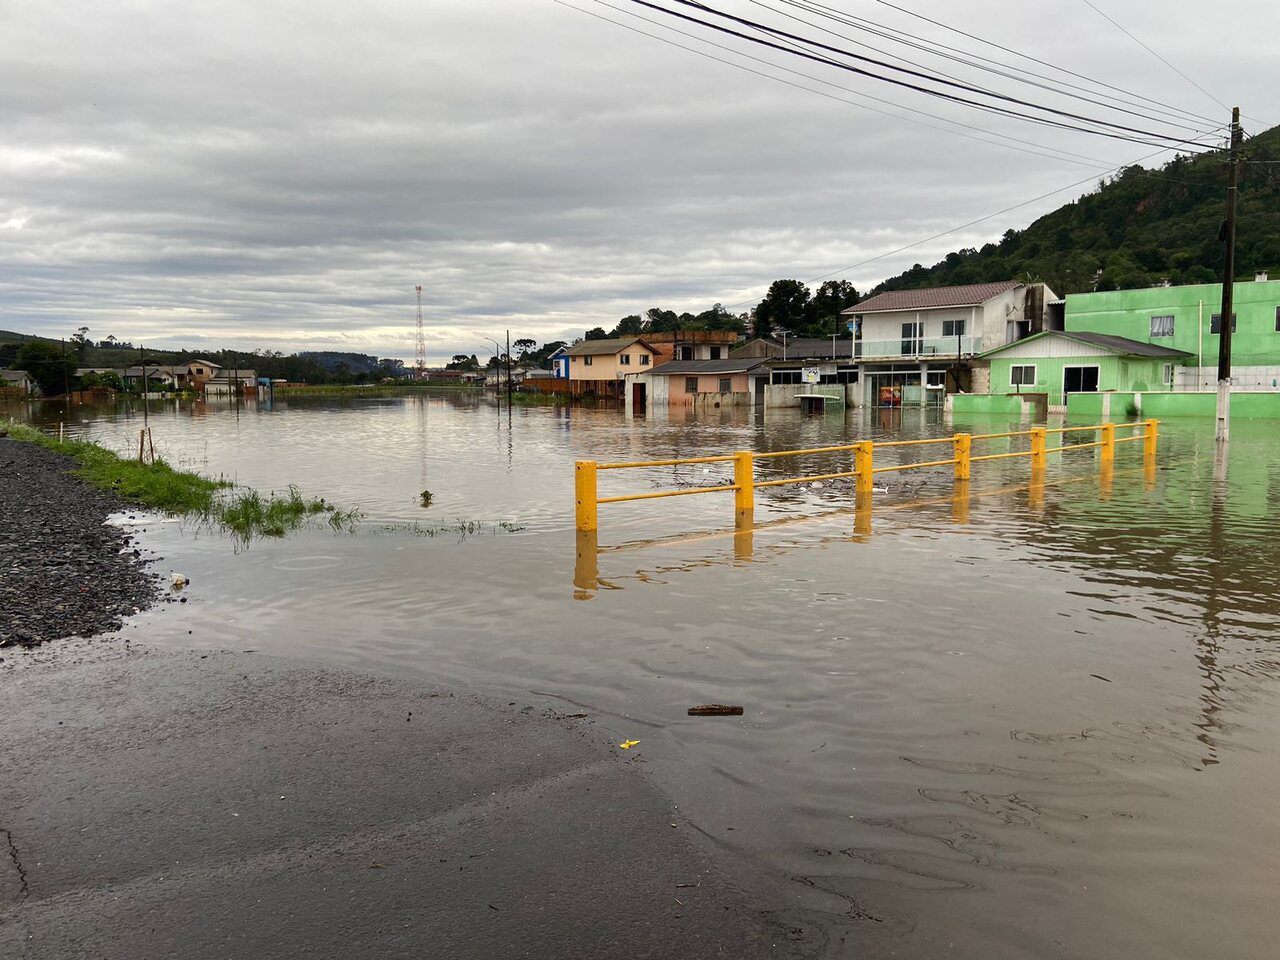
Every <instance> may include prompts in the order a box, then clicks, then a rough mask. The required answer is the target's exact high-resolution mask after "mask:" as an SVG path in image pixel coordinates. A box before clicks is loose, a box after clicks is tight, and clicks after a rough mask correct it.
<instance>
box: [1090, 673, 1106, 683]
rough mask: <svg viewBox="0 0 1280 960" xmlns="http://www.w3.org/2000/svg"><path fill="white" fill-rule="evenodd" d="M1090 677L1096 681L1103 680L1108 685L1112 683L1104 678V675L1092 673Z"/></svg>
mask: <svg viewBox="0 0 1280 960" xmlns="http://www.w3.org/2000/svg"><path fill="white" fill-rule="evenodd" d="M1089 676H1091V677H1093V679H1095V680H1102V681H1104V682H1106V683H1110V682H1111V681H1110V680H1108V679H1107V678H1106V677H1104V676H1103V675H1102V674H1100V673H1091V674H1089Z"/></svg>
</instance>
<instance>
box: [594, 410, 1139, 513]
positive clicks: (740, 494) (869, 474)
mask: <svg viewBox="0 0 1280 960" xmlns="http://www.w3.org/2000/svg"><path fill="white" fill-rule="evenodd" d="M1158 426H1159V421H1156V420H1142V421H1137V422H1135V423H1103V424H1097V425H1095V426H1088V427H1053V428H1045V427H1032V428H1031V429H1030V430H1010V431H1006V432H1004V433H980V434H968V433H957V434H955V435H954V436H950V437H936V438H931V439H927V440H888V441H884V442H880V443H877V442H875V441H872V440H863V441H860V442H858V443H848V444H841V445H839V446H833V447H810V448H809V449H807V450H776V451H772V452H769V453H753V452H752V451H750V450H742V451H739V452H737V453H730V454H723V455H720V456H714V457H686V458H679V459H671V460H638V461H634V462H630V463H597V462H596V461H594V460H579V461H578V462H577V464H576V465H575V473H574V493H575V498H576V503H577V510H576V526H577V529H578V531H579V532H594V531H596V530H597V529H598V527H599V505H600V504H602V503H626V502H629V501H632V500H658V499H662V498H665V497H688V496H694V495H696V494H701V493H727V492H729V491H730V490H732V491H733V495H734V511H735V524H736V526H737V527H738V528H739V529H742V528H747V527H750V526H751V525H752V524H753V522H754V517H753V514H754V510H755V491H756V490H757V489H758V488H761V487H781V486H785V485H788V484H793V483H812V482H814V481H815V480H839V479H843V478H847V477H853V478H855V482H854V489H855V491H856V493H857V498H858V502H859V504H860V505H862V504H863V503H869V501H870V497H871V491H872V480H873V478H874V477H875V476H876V474H881V473H898V472H901V471H906V470H924V469H929V468H932V467H946V466H951V467H954V474H955V480H956V483H957V484H966V483H968V481H969V476H970V472H971V467H972V465H973V464H975V463H983V462H986V461H991V460H1008V459H1013V458H1017V457H1027V458H1029V459H1030V461H1031V470H1032V482H1035V477H1036V475H1037V474H1041V475H1042V474H1043V471H1044V469H1045V463H1046V458H1047V456H1048V454H1050V453H1063V452H1065V451H1068V450H1084V449H1087V448H1090V447H1098V448H1100V450H1101V456H1100V458H1099V461H1100V466H1101V469H1102V471H1103V473H1104V474H1109V473H1110V471H1111V469H1112V467H1113V466H1114V464H1115V456H1116V445H1117V444H1120V443H1135V442H1137V441H1139V440H1140V441H1142V448H1143V457H1144V459H1146V460H1148V461H1151V462H1154V460H1155V455H1156V442H1157V434H1158ZM1138 428H1142V432H1141V433H1135V434H1133V435H1132V436H1127V437H1117V436H1116V432H1117V431H1118V430H1136V429H1138ZM1085 431H1093V432H1094V433H1095V434H1097V433H1099V432H1100V433H1101V437H1100V439H1097V440H1092V441H1090V442H1088V443H1061V444H1059V445H1058V446H1056V447H1050V446H1049V445H1048V442H1049V441H1048V438H1049V436H1050V435H1062V434H1067V433H1080V432H1085ZM1012 437H1029V438H1030V444H1029V447H1028V449H1026V450H1015V451H1010V452H1006V453H989V454H983V455H979V456H974V455H973V444H974V443H975V442H978V441H984V440H997V439H1003V438H1012ZM1064 439H1065V438H1064ZM931 444H950V445H951V457H949V458H948V459H946V460H925V461H920V462H916V463H898V464H891V465H889V466H882V467H877V466H876V465H875V459H876V457H875V451H876V450H877V449H886V448H890V447H913V446H928V445H931ZM845 451H852V452H853V469H852V470H844V471H838V472H835V473H819V474H810V475H806V476H800V477H783V478H780V479H777V480H759V481H758V480H756V479H755V462H756V461H757V460H767V459H774V458H778V457H801V456H808V455H811V454H819V453H840V452H845ZM698 463H732V464H733V483H729V484H721V485H718V486H712V487H694V488H692V489H687V490H658V491H655V492H652V493H631V494H624V495H622V496H616V497H601V496H600V495H599V492H598V486H597V478H598V474H599V471H601V470H632V469H642V468H645V467H669V466H683V465H686V464H698Z"/></svg>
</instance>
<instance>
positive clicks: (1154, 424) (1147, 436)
mask: <svg viewBox="0 0 1280 960" xmlns="http://www.w3.org/2000/svg"><path fill="white" fill-rule="evenodd" d="M1159 435H1160V421H1159V420H1148V421H1147V429H1146V430H1145V431H1144V432H1143V434H1142V456H1143V458H1144V459H1151V460H1154V459H1155V458H1156V443H1157V439H1158V437H1159Z"/></svg>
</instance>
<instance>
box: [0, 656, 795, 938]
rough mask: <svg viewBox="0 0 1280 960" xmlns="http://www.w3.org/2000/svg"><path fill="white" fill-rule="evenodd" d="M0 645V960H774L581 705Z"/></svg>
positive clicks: (743, 903) (301, 669)
mask: <svg viewBox="0 0 1280 960" xmlns="http://www.w3.org/2000/svg"><path fill="white" fill-rule="evenodd" d="M45 650H46V651H48V650H49V648H47V647H46V648H45ZM6 653H9V651H6ZM19 656H29V655H19ZM8 659H9V662H8V663H6V664H0V719H2V722H0V956H3V957H5V958H7V960H8V958H12V960H17V958H31V960H46V958H48V960H52V958H64V957H65V958H71V957H74V958H81V957H102V958H128V960H144V958H152V957H156V958H159V957H165V958H172V957H183V958H203V957H210V958H212V957H218V958H229V957H245V958H250V957H252V958H271V957H302V956H306V957H356V956H360V957H378V958H395V957H414V958H427V957H430V958H470V957H475V958H486V960H492V958H509V957H538V958H561V957H563V958H574V960H590V958H610V960H626V958H640V957H654V958H665V960H670V958H683V957H690V958H692V957H697V958H709V957H731V958H734V960H746V958H753V957H766V956H767V957H782V956H791V955H792V953H791V949H790V945H789V944H788V943H787V942H786V940H787V938H786V935H785V932H783V931H781V930H776V929H773V928H771V927H770V925H769V924H768V923H767V921H766V918H765V916H764V915H763V914H762V913H761V912H760V911H759V909H758V908H756V907H753V906H752V904H751V903H749V895H748V893H747V892H746V891H744V890H743V889H740V886H739V884H738V883H737V882H736V881H735V879H733V878H731V877H730V876H729V875H730V874H734V873H735V870H734V869H733V868H732V867H728V868H726V865H725V864H723V863H721V864H719V865H717V863H716V862H715V861H714V860H713V859H711V858H710V857H709V851H708V848H707V847H705V846H702V845H700V838H699V837H698V835H697V834H696V831H694V830H693V828H691V827H690V826H689V825H688V824H686V823H685V822H684V821H683V820H682V818H681V817H680V816H679V815H678V811H676V810H675V809H674V808H673V806H672V804H671V802H670V800H669V799H668V798H667V797H665V796H664V795H663V794H662V793H660V792H659V791H658V790H657V789H656V788H655V787H654V786H653V784H652V783H651V782H650V780H649V779H648V777H647V776H646V774H645V773H644V770H643V764H642V763H639V762H637V761H638V758H636V757H635V756H634V755H632V754H629V753H622V752H621V751H619V750H618V749H617V747H616V745H613V744H611V743H610V742H608V741H606V739H605V734H604V732H603V731H602V730H600V728H598V727H596V726H595V725H593V724H592V723H591V722H590V721H589V720H583V719H568V718H565V717H562V716H557V715H554V714H551V713H547V712H539V711H534V710H533V709H532V708H522V707H521V706H520V705H508V704H495V703H490V702H483V701H481V700H478V699H475V698H472V697H468V696H462V695H456V694H453V693H449V692H446V691H439V690H431V689H425V688H422V687H419V686H415V685H413V684H410V683H401V682H397V681H395V680H389V679H385V678H376V677H370V676H364V675H358V674H349V673H335V672H332V671H323V670H317V669H313V668H310V667H306V666H302V665H299V664H296V663H290V662H286V661H280V660H275V659H272V658H267V657H262V656H258V655H253V654H234V655H233V654H210V655H206V656H202V655H200V654H199V653H194V652H193V653H182V654H169V653H159V652H149V653H148V652H138V651H137V650H136V648H135V651H134V652H132V653H126V654H114V655H112V656H110V657H107V658H101V657H99V658H94V659H93V660H91V661H90V662H71V661H70V660H69V659H67V658H63V657H59V656H48V655H45V656H43V657H41V658H39V662H27V663H24V664H19V665H18V666H20V667H21V668H20V669H18V668H16V667H15V663H14V659H13V657H12V656H11V657H9V658H8ZM672 824H675V826H674V827H673V826H672ZM6 846H7V847H8V850H7V851H6V850H5V847H6Z"/></svg>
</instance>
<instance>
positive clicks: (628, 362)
mask: <svg viewBox="0 0 1280 960" xmlns="http://www.w3.org/2000/svg"><path fill="white" fill-rule="evenodd" d="M568 356H569V391H568V392H570V393H572V394H574V395H580V394H584V393H593V394H595V395H596V396H598V397H619V398H620V397H621V396H622V387H623V378H624V377H625V376H626V375H627V374H628V373H632V372H635V373H643V372H645V371H647V370H652V369H653V367H654V365H655V360H654V358H655V357H657V356H658V351H657V350H656V349H654V348H653V347H651V346H650V345H649V344H648V343H647V342H646V341H644V340H643V339H641V338H640V337H615V338H613V339H607V340H583V341H582V342H581V343H576V344H574V345H573V346H571V347H570V348H569V350H568Z"/></svg>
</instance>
